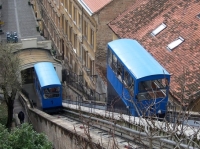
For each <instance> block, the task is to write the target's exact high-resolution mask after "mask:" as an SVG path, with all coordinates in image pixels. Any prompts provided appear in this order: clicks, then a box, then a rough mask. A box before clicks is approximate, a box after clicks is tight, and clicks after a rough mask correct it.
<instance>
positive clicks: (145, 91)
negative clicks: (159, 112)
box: [138, 79, 167, 100]
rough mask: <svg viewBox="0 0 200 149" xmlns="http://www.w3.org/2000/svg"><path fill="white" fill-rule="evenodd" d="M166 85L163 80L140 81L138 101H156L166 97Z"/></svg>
mask: <svg viewBox="0 0 200 149" xmlns="http://www.w3.org/2000/svg"><path fill="white" fill-rule="evenodd" d="M166 89H167V84H166V80H165V79H158V80H148V81H141V82H140V83H139V85H138V90H139V94H138V99H139V100H145V99H156V98H164V97H165V96H166Z"/></svg>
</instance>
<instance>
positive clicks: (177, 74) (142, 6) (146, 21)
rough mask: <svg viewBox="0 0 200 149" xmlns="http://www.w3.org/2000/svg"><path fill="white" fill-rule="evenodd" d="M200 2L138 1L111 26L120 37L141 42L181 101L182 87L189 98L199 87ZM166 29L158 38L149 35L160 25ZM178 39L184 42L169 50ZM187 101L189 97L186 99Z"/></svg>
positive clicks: (172, 91) (182, 0)
mask: <svg viewBox="0 0 200 149" xmlns="http://www.w3.org/2000/svg"><path fill="white" fill-rule="evenodd" d="M199 13H200V2H199V1H196V0H190V2H188V1H184V0H176V1H174V0H159V1H157V0H151V1H148V0H143V1H140V0H136V4H135V5H133V6H131V7H130V8H129V9H127V11H125V12H124V13H122V14H121V15H119V16H118V17H117V18H116V19H114V20H113V21H111V22H110V23H109V26H110V28H111V29H112V30H113V31H114V32H115V34H116V35H118V36H119V37H120V38H133V39H136V40H138V41H139V42H140V43H141V44H142V45H143V46H144V47H145V49H147V51H148V52H149V53H151V54H152V55H153V56H154V58H155V59H156V60H157V61H159V62H160V64H161V65H162V66H163V67H164V68H166V70H167V71H168V72H169V73H171V74H173V75H172V76H171V85H170V88H171V91H170V92H171V93H172V95H174V96H175V97H176V98H177V99H179V100H180V101H181V97H182V96H181V94H182V93H181V87H183V86H184V85H186V88H187V95H190V94H195V93H196V92H198V91H199V88H200V19H199V18H198V17H197V15H198V14H199ZM163 22H164V23H165V24H166V25H167V27H166V28H165V29H164V30H162V31H161V32H160V33H159V34H157V35H156V36H155V37H154V36H152V35H151V34H150V33H151V32H152V31H153V30H154V29H155V28H156V27H158V26H159V25H160V24H161V23H163ZM179 36H181V37H182V38H184V39H185V40H184V42H183V43H181V44H180V45H179V46H177V47H176V48H174V49H173V50H172V51H170V50H167V45H168V44H169V43H171V42H172V41H174V40H175V39H177V38H178V37H179ZM185 98H187V97H185Z"/></svg>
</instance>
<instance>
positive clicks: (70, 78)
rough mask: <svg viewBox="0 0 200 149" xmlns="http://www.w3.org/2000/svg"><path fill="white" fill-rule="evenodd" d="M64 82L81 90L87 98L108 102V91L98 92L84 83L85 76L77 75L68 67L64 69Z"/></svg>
mask: <svg viewBox="0 0 200 149" xmlns="http://www.w3.org/2000/svg"><path fill="white" fill-rule="evenodd" d="M62 78H63V82H64V81H65V82H66V83H67V85H68V86H69V87H70V86H71V87H73V88H75V89H76V90H78V91H79V92H81V94H82V95H80V96H82V97H84V98H85V99H86V100H91V101H101V102H106V93H98V92H96V91H95V90H93V89H90V88H89V87H87V86H85V85H84V84H83V76H82V75H77V74H75V73H74V72H71V71H69V70H67V69H64V70H63V71H62Z"/></svg>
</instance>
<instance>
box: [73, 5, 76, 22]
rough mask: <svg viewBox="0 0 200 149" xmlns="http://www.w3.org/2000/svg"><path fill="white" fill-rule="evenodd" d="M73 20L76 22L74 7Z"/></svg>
mask: <svg viewBox="0 0 200 149" xmlns="http://www.w3.org/2000/svg"><path fill="white" fill-rule="evenodd" d="M73 20H74V22H75V23H76V8H75V7H74V11H73Z"/></svg>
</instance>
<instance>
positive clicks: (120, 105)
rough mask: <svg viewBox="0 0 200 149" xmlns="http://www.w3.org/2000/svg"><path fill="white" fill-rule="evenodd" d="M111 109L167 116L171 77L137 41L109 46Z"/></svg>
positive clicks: (109, 107) (126, 41)
mask: <svg viewBox="0 0 200 149" xmlns="http://www.w3.org/2000/svg"><path fill="white" fill-rule="evenodd" d="M107 80H108V87H107V98H108V100H107V101H108V103H107V109H108V110H116V109H118V110H120V111H123V112H124V113H127V111H129V113H130V114H131V115H133V116H159V117H164V115H165V112H166V108H167V103H168V92H169V82H170V74H169V73H168V72H167V71H166V70H165V69H164V68H163V67H162V66H161V65H160V64H159V63H158V62H157V61H156V60H155V59H154V58H153V57H152V56H151V55H150V54H149V53H148V52H147V51H146V50H145V49H144V48H143V47H142V46H141V45H140V44H139V43H138V42H137V41H136V40H132V39H118V40H114V41H112V42H109V43H108V54H107Z"/></svg>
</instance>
